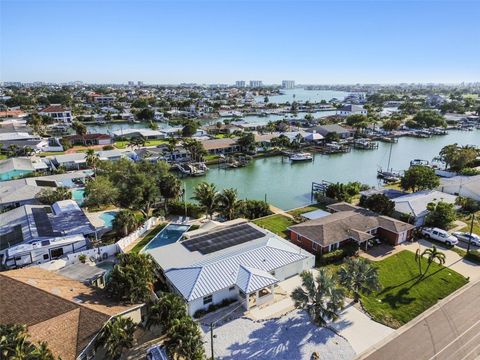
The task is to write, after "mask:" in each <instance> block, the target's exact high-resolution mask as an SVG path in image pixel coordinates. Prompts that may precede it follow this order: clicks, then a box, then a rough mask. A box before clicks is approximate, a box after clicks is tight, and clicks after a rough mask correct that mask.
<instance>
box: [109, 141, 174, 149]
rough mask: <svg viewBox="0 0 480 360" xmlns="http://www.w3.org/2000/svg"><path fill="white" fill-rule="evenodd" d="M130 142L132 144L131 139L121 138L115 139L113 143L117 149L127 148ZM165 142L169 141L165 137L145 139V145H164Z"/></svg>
mask: <svg viewBox="0 0 480 360" xmlns="http://www.w3.org/2000/svg"><path fill="white" fill-rule="evenodd" d="M129 144H130V141H128V140H121V141H115V143H114V144H113V145H114V146H115V147H116V148H117V149H125V148H126V147H127V146H128V145H129ZM163 144H168V141H167V140H163V139H154V140H146V141H145V146H157V145H163Z"/></svg>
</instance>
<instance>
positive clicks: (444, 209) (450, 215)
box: [425, 201, 457, 229]
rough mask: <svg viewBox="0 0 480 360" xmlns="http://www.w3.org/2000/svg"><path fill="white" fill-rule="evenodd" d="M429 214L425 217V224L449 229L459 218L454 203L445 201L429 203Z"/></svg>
mask: <svg viewBox="0 0 480 360" xmlns="http://www.w3.org/2000/svg"><path fill="white" fill-rule="evenodd" d="M427 210H428V211H429V212H428V215H427V217H426V218H425V225H427V226H433V227H438V228H441V229H448V227H449V226H450V224H451V223H452V222H454V221H455V220H456V218H457V212H456V210H455V205H454V204H449V203H446V202H444V201H439V202H438V203H434V202H432V203H429V204H428V205H427Z"/></svg>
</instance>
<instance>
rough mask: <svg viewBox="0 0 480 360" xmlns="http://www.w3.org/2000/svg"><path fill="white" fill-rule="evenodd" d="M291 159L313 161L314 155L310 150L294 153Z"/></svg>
mask: <svg viewBox="0 0 480 360" xmlns="http://www.w3.org/2000/svg"><path fill="white" fill-rule="evenodd" d="M290 160H291V161H312V160H313V156H312V154H310V153H309V152H301V153H294V154H291V155H290Z"/></svg>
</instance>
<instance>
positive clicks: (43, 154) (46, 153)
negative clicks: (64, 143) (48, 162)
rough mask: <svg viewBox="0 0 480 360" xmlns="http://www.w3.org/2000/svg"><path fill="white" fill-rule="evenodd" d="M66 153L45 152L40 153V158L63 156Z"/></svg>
mask: <svg viewBox="0 0 480 360" xmlns="http://www.w3.org/2000/svg"><path fill="white" fill-rule="evenodd" d="M63 154H65V151H43V152H41V153H39V154H38V155H39V156H55V155H63Z"/></svg>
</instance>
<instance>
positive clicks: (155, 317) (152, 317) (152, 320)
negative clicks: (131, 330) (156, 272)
mask: <svg viewBox="0 0 480 360" xmlns="http://www.w3.org/2000/svg"><path fill="white" fill-rule="evenodd" d="M184 316H187V306H186V304H185V301H183V299H182V298H180V297H179V296H178V295H175V294H173V293H162V294H161V295H160V297H159V298H158V300H157V301H155V302H154V303H153V304H152V305H151V306H150V307H149V308H148V318H147V322H146V325H145V326H146V327H147V329H151V328H152V327H154V326H161V327H162V331H163V332H169V331H170V329H171V327H172V324H173V321H174V320H175V319H180V318H182V317H184Z"/></svg>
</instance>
